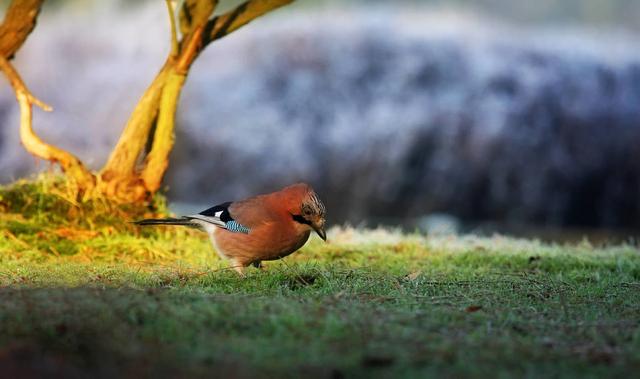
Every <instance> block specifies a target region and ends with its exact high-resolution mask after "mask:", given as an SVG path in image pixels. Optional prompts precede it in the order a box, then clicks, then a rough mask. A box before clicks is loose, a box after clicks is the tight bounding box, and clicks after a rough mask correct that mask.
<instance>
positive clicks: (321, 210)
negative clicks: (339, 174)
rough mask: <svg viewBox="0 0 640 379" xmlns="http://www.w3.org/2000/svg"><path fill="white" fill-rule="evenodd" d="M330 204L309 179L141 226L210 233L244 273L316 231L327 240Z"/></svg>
mask: <svg viewBox="0 0 640 379" xmlns="http://www.w3.org/2000/svg"><path fill="white" fill-rule="evenodd" d="M325 212H326V209H325V206H324V204H322V201H320V199H319V198H318V195H316V193H315V191H314V190H313V188H311V186H310V185H308V184H305V183H298V184H294V185H291V186H289V187H285V188H283V189H282V190H280V191H277V192H273V193H269V194H265V195H258V196H254V197H250V198H248V199H246V200H241V201H234V202H227V203H222V204H219V205H216V206H214V207H211V208H209V209H207V210H205V211H202V212H200V213H198V214H195V215H190V216H183V217H181V218H165V219H146V220H140V221H136V222H135V224H138V225H186V226H191V227H197V228H201V229H203V230H204V231H206V232H207V233H208V234H209V237H210V238H211V242H212V243H213V246H214V248H215V249H216V252H217V253H218V255H219V256H220V257H221V258H226V259H229V260H231V263H232V265H233V268H234V269H235V270H236V271H237V272H238V274H240V275H242V276H244V268H245V267H248V266H249V265H254V266H255V267H261V261H269V260H275V259H280V258H283V257H286V256H287V255H289V254H291V253H293V252H295V251H296V250H298V249H299V248H301V247H302V246H303V245H304V244H305V243H306V242H307V239H308V238H309V234H310V233H311V231H312V230H314V231H315V232H316V233H318V235H319V236H320V238H322V239H323V240H325V241H326V239H327V235H326V232H325V229H324V224H325Z"/></svg>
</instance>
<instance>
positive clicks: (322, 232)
mask: <svg viewBox="0 0 640 379" xmlns="http://www.w3.org/2000/svg"><path fill="white" fill-rule="evenodd" d="M313 230H315V231H316V233H318V235H319V236H320V238H322V240H323V241H326V240H327V232H325V230H324V225H323V226H314V227H313Z"/></svg>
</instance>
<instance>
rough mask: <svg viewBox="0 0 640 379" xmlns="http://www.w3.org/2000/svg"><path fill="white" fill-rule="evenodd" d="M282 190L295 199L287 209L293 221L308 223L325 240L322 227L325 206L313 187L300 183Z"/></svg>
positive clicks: (325, 234)
mask: <svg viewBox="0 0 640 379" xmlns="http://www.w3.org/2000/svg"><path fill="white" fill-rule="evenodd" d="M284 192H288V193H289V194H291V195H292V197H293V198H294V199H295V200H296V201H294V202H293V203H292V204H291V207H290V210H289V213H291V217H292V218H293V221H295V222H297V223H299V224H303V225H308V226H309V227H310V228H311V229H313V230H315V232H316V233H318V235H319V236H320V238H322V239H323V240H325V241H326V240H327V233H326V231H325V229H324V224H325V217H326V208H325V206H324V204H323V203H322V201H321V200H320V198H319V197H318V195H317V194H316V192H315V191H314V190H313V188H311V186H310V185H308V184H304V183H300V184H294V185H292V186H289V187H287V188H285V189H284Z"/></svg>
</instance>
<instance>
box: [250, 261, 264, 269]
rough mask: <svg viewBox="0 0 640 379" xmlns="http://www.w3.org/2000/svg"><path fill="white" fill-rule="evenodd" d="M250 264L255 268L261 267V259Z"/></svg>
mask: <svg viewBox="0 0 640 379" xmlns="http://www.w3.org/2000/svg"><path fill="white" fill-rule="evenodd" d="M251 265H252V266H253V267H255V268H259V269H262V261H253V262H252V263H251Z"/></svg>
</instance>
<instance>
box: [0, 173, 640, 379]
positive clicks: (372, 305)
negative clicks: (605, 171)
mask: <svg viewBox="0 0 640 379" xmlns="http://www.w3.org/2000/svg"><path fill="white" fill-rule="evenodd" d="M27 185H33V184H27V183H22V184H19V185H17V186H14V187H11V188H8V189H4V190H3V191H1V192H0V196H2V197H1V198H0V205H2V204H4V205H3V207H4V208H3V209H4V213H3V214H2V216H1V217H0V286H1V287H0V306H1V307H0V371H2V372H11V371H6V370H8V369H13V370H16V371H14V372H19V373H23V374H24V373H35V374H42V373H45V374H51V373H62V374H63V375H65V376H73V375H94V376H103V377H113V376H121V375H124V376H127V377H133V376H160V377H176V376H178V377H181V376H196V377H197V376H211V375H212V374H216V375H218V376H224V377H283V376H290V377H296V376H301V375H305V376H310V377H340V376H345V377H398V376H403V377H425V376H436V377H523V376H526V377H545V378H546V377H605V376H606V377H626V376H629V375H630V374H633V373H637V372H638V369H640V252H639V251H638V249H637V248H635V247H632V246H609V247H603V248H597V247H593V246H591V245H589V244H588V243H586V242H585V243H582V244H578V245H550V244H542V243H540V242H537V241H528V240H514V239H508V238H503V237H494V238H477V237H425V236H421V235H417V234H415V235H402V234H400V233H396V232H389V231H383V230H376V231H359V230H353V229H349V228H334V229H332V230H330V232H329V241H330V243H328V244H324V243H322V241H320V240H318V239H314V240H312V241H311V242H310V243H308V244H307V246H306V247H305V248H303V249H302V250H301V251H300V252H298V253H296V254H294V255H292V256H291V257H289V258H286V259H285V260H283V261H278V262H269V263H267V267H266V269H265V270H263V271H260V270H257V269H251V270H249V271H248V277H247V278H246V279H242V278H239V277H238V276H237V275H236V274H235V273H234V272H233V271H230V270H228V269H226V265H225V264H224V263H223V262H221V261H220V260H219V259H218V258H217V256H216V255H215V254H214V252H213V250H212V248H211V247H210V246H209V243H208V241H207V239H206V236H205V235H203V234H201V233H199V232H197V231H193V230H187V229H173V228H157V229H142V230H140V229H136V228H133V227H132V226H131V225H129V224H127V223H125V222H121V221H118V220H119V218H120V217H122V216H123V215H126V214H127V213H126V212H124V211H122V212H121V211H120V210H118V209H113V208H108V207H107V206H106V205H99V206H98V205H96V206H95V207H94V209H92V210H91V211H90V212H89V211H86V210H80V209H75V208H76V207H75V206H74V205H73V204H71V205H68V204H69V201H67V200H66V199H64V196H62V195H60V194H58V195H51V196H49V195H47V196H44V195H40V192H41V190H42V188H41V187H38V186H39V185H38V186H36V187H24V186H27ZM54 192H55V191H54ZM43 196H44V197H43ZM33 198H35V199H39V200H38V201H29V200H28V199H33ZM65 204H67V205H65ZM105 207H107V208H105ZM61 209H63V210H64V212H61ZM74 209H75V210H74ZM163 209H164V208H163V205H162V203H160V204H155V205H153V206H150V207H149V208H147V209H146V210H145V209H142V210H139V213H140V214H144V213H145V212H149V213H154V212H156V213H157V212H160V213H162V212H163ZM45 210H46V211H45ZM60 214H64V217H60ZM90 214H91V215H93V214H95V215H98V216H99V215H101V214H102V216H99V217H95V218H94V217H91V219H90V220H89V219H87V217H88V215H90ZM29 370H31V371H29Z"/></svg>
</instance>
